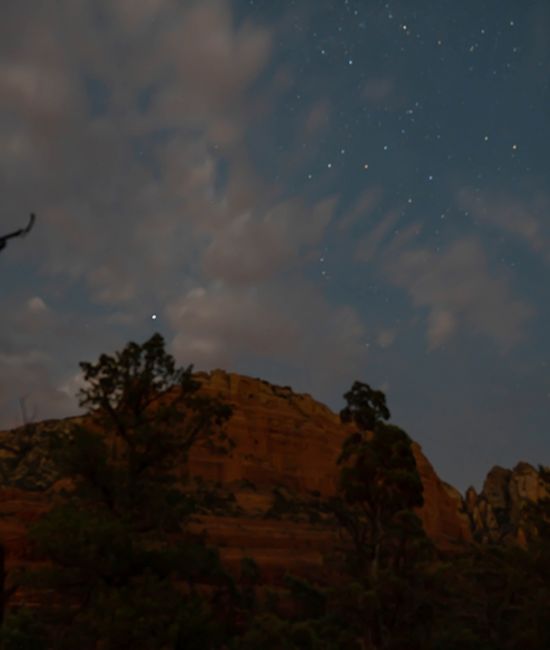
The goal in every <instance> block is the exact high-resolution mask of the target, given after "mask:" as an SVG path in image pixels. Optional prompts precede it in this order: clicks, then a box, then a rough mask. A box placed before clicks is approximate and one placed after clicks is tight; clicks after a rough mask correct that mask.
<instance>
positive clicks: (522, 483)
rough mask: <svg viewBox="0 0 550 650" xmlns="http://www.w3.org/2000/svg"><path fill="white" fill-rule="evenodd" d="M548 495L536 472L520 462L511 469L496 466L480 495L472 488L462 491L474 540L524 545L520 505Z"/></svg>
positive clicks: (522, 505)
mask: <svg viewBox="0 0 550 650" xmlns="http://www.w3.org/2000/svg"><path fill="white" fill-rule="evenodd" d="M548 496H550V494H548V493H547V491H546V488H545V485H544V482H543V481H542V479H541V478H540V476H539V472H538V471H537V470H536V469H535V468H534V467H533V466H532V465H530V464H529V463H523V462H520V463H518V464H517V465H516V466H515V467H514V469H504V468H503V467H499V466H498V465H496V466H495V467H493V468H492V469H491V470H490V472H489V473H488V474H487V478H486V479H485V482H484V484H483V489H482V490H481V493H480V494H477V492H476V490H475V489H474V488H473V487H470V488H468V490H467V491H466V498H465V507H466V512H467V513H468V516H469V518H470V525H471V529H472V535H473V537H474V539H475V541H478V542H481V543H514V542H516V543H519V544H521V545H524V544H525V531H524V527H523V508H524V505H525V504H526V503H527V502H529V501H532V502H535V503H536V502H537V501H539V500H540V499H543V498H545V497H548Z"/></svg>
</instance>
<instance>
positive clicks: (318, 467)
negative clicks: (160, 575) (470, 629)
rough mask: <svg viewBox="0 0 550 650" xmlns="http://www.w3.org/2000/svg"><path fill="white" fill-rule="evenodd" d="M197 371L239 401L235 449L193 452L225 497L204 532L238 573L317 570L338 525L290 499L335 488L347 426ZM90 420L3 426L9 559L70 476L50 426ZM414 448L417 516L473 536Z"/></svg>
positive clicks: (281, 393)
mask: <svg viewBox="0 0 550 650" xmlns="http://www.w3.org/2000/svg"><path fill="white" fill-rule="evenodd" d="M196 378H197V379H198V380H200V381H201V383H202V387H201V391H203V392H204V393H205V394H208V395H211V396H218V397H220V398H222V399H223V400H224V401H227V402H228V403H230V404H231V405H232V406H233V409H234V413H233V417H232V418H231V420H230V421H229V423H228V425H227V427H226V431H227V433H228V435H229V436H230V437H231V438H232V440H233V442H234V443H235V447H234V448H233V450H232V451H231V452H230V453H229V454H228V455H222V454H217V453H215V452H213V451H212V450H210V449H208V448H207V447H205V446H197V447H195V448H194V449H193V450H192V451H191V454H190V458H189V468H190V474H191V475H192V476H193V477H195V479H196V480H202V481H203V482H205V483H207V484H210V485H217V487H218V489H219V496H220V503H221V504H223V506H222V507H220V508H219V509H218V511H214V513H213V514H209V515H201V516H200V517H198V518H197V521H196V522H195V524H194V527H195V529H196V530H206V531H207V534H208V536H209V539H210V541H211V543H213V544H215V545H216V546H218V547H219V549H220V554H221V557H222V560H223V562H224V563H225V565H226V566H227V568H228V569H229V570H230V571H232V572H234V573H236V572H237V571H238V568H239V566H240V561H241V559H242V558H243V557H251V558H253V559H254V560H255V561H256V563H257V564H258V566H259V568H260V570H261V572H262V576H263V579H264V580H265V581H266V582H277V581H278V580H280V578H281V577H282V576H283V575H284V573H285V572H286V571H290V572H296V573H301V574H302V575H304V576H307V575H314V574H316V573H318V572H319V570H320V569H321V567H322V565H323V553H324V551H325V550H327V549H328V548H330V545H331V542H332V541H333V540H334V535H335V531H334V530H333V529H331V526H329V525H328V524H327V522H326V521H324V517H323V515H322V513H321V514H317V515H316V516H313V517H312V515H311V513H310V512H309V511H308V510H307V508H306V507H305V506H304V507H303V508H302V507H301V506H296V505H292V503H293V501H294V500H295V499H296V498H297V499H298V500H299V501H300V502H301V503H302V504H303V505H304V504H306V505H307V503H317V504H320V503H321V502H322V499H323V497H328V496H331V495H333V494H334V493H335V491H336V488H337V481H338V471H339V470H338V467H337V465H336V459H337V457H338V454H339V453H340V449H341V445H342V442H343V440H344V439H345V437H346V436H347V435H348V434H349V432H350V430H351V429H350V425H343V424H342V423H341V422H340V419H339V417H338V416H337V415H336V414H335V413H333V412H332V411H331V410H330V409H329V408H327V407H326V406H324V405H323V404H320V403H319V402H317V401H315V400H314V399H313V398H312V397H310V396H309V395H302V394H295V393H294V392H293V391H292V390H291V389H290V388H289V387H280V386H275V385H272V384H270V383H268V382H266V381H263V380H260V379H254V378H251V377H246V376H242V375H238V374H233V373H226V372H224V371H221V370H216V371H213V372H211V373H209V374H207V373H197V374H196ZM83 421H85V418H83V417H77V418H66V419H64V420H48V421H44V422H40V423H36V424H33V425H27V426H26V427H20V428H19V429H15V430H13V431H9V432H2V433H0V541H1V542H3V543H4V544H5V546H6V563H7V566H8V568H10V567H11V568H13V567H14V566H16V565H18V564H21V563H24V562H25V561H26V560H25V557H26V542H25V529H26V527H27V525H28V524H29V523H30V522H32V521H33V520H34V519H36V518H37V517H39V516H40V515H41V514H42V513H43V512H45V511H46V510H47V509H48V507H49V504H51V502H52V499H53V495H54V494H55V493H56V492H58V491H59V489H60V488H61V486H62V485H63V483H64V481H63V479H62V477H60V476H58V474H57V472H56V469H55V467H54V465H53V464H52V462H51V460H50V458H49V457H48V453H47V443H48V436H49V434H51V432H52V431H54V430H55V431H58V432H62V433H64V435H70V431H71V428H72V426H73V425H74V424H75V423H77V422H83ZM413 451H414V455H415V458H416V461H417V466H418V469H419V473H420V476H421V479H422V482H423V485H424V501H425V503H424V506H423V507H422V508H421V509H420V510H419V515H420V517H421V519H422V521H423V524H424V527H425V530H426V532H427V533H428V535H429V536H430V537H431V538H432V539H433V541H434V542H435V544H436V546H438V547H439V548H441V549H443V550H448V551H451V550H453V549H455V548H457V545H458V546H460V545H463V544H465V543H467V542H469V541H471V532H470V523H469V518H468V515H467V514H466V511H465V509H464V504H463V501H462V498H461V496H460V494H459V493H458V491H457V490H455V489H454V488H452V487H451V486H450V485H448V484H446V483H444V482H442V481H441V480H440V479H439V477H438V476H437V474H436V473H435V471H434V469H433V467H432V465H431V464H430V462H429V461H428V460H427V458H426V457H425V456H424V455H423V453H422V450H421V448H420V446H419V445H418V444H416V443H413ZM65 482H66V480H65ZM522 485H523V484H522ZM518 489H520V488H518ZM521 489H524V488H523V487H521ZM321 510H322V508H321Z"/></svg>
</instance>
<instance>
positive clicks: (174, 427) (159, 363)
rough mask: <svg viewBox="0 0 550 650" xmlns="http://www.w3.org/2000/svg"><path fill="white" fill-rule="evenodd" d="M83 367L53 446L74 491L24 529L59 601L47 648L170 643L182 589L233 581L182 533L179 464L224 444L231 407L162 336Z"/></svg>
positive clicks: (187, 510) (186, 498)
mask: <svg viewBox="0 0 550 650" xmlns="http://www.w3.org/2000/svg"><path fill="white" fill-rule="evenodd" d="M80 366H81V368H82V371H83V375H84V381H85V383H86V386H85V387H84V388H82V389H81V390H80V392H79V397H80V405H81V406H83V407H86V408H88V416H87V417H86V418H84V420H83V421H81V422H80V423H79V424H78V425H76V426H75V427H74V429H73V431H72V434H71V435H70V436H69V437H68V438H63V437H62V436H60V435H58V436H56V437H54V438H53V439H52V445H51V451H52V454H53V456H54V458H55V459H56V462H57V464H58V466H59V468H60V472H61V474H62V475H64V476H66V477H68V478H70V479H71V481H72V487H71V488H70V489H67V490H65V491H64V492H63V493H62V495H61V496H60V498H59V500H58V502H57V503H56V505H55V507H54V508H53V509H52V510H51V511H50V512H49V513H47V514H46V515H45V516H44V517H43V518H42V519H41V520H40V521H39V522H38V523H37V524H36V525H35V526H34V527H33V528H32V529H31V539H32V540H33V542H34V545H35V549H36V551H37V553H38V556H39V557H42V558H44V559H47V560H49V561H50V563H51V564H52V566H51V568H50V569H49V570H45V571H42V572H39V573H35V574H34V577H32V578H31V581H32V580H34V583H35V585H36V584H37V583H38V584H39V585H41V586H43V587H46V588H48V589H50V590H52V591H51V593H52V594H53V597H52V599H51V600H52V602H53V603H54V604H56V605H57V606H56V607H51V608H49V609H48V612H47V614H48V623H49V625H50V628H51V629H52V630H53V632H54V635H53V637H52V641H51V643H52V647H55V648H66V647H67V648H68V647H76V646H78V647H79V648H83V649H85V648H96V647H99V646H97V644H100V647H102V648H117V649H118V648H125V647H132V648H134V649H137V648H151V647H153V645H154V647H158V648H168V647H175V646H174V644H176V642H177V641H176V640H177V639H180V640H181V639H182V638H186V632H185V629H183V627H185V626H186V625H187V624H186V623H185V621H188V620H189V617H188V616H187V614H186V612H187V605H186V602H187V601H186V598H185V593H189V594H191V595H190V597H191V596H192V594H193V593H195V591H196V590H195V583H196V582H210V583H211V584H222V585H223V584H225V585H228V587H230V581H229V579H228V578H227V576H226V575H225V574H224V572H223V570H222V569H221V565H220V563H219V560H218V556H217V553H216V552H214V551H213V550H212V549H209V548H207V547H206V546H205V544H204V543H203V542H202V541H201V539H198V538H196V536H193V535H191V534H190V533H189V531H188V528H187V523H188V521H189V517H190V516H191V514H192V513H193V512H194V510H195V507H196V502H195V500H194V498H193V495H192V492H190V491H189V489H186V471H185V468H186V463H187V460H188V455H189V452H190V450H191V448H192V447H193V445H195V444H196V443H197V442H199V441H202V442H204V443H210V444H211V445H215V444H218V446H221V447H222V448H223V447H224V445H227V444H228V443H229V442H230V441H229V440H228V438H227V436H226V435H225V433H224V431H223V425H224V423H225V422H226V421H227V420H228V419H229V417H230V416H231V408H230V407H229V406H228V405H226V404H223V403H222V402H220V401H219V400H217V399H215V398H210V397H207V396H205V395H202V394H199V392H198V391H199V388H200V384H199V382H198V381H196V380H195V379H194V378H193V376H192V370H193V366H188V367H187V368H180V369H178V368H176V367H175V361H174V359H173V358H172V357H171V356H170V355H168V354H167V353H166V352H165V350H164V339H163V337H162V336H161V335H160V334H154V335H153V336H152V337H151V338H150V339H149V340H148V341H146V342H145V343H144V344H143V345H138V344H136V343H134V342H131V343H129V344H128V345H127V346H126V347H125V348H124V349H123V350H122V351H121V352H117V353H115V355H114V356H110V355H107V354H102V355H101V356H100V358H99V361H98V362H97V363H95V364H93V363H87V362H82V363H81V364H80ZM178 585H179V587H178ZM196 597H197V594H196V593H195V595H194V596H193V600H192V601H189V603H191V602H192V603H194V604H193V607H196ZM189 606H191V605H189ZM182 626H183V627H182ZM214 627H215V626H214V624H213V623H212V621H210V623H209V625H208V626H205V629H204V638H203V641H204V647H205V648H208V647H209V641H208V635H209V634H210V632H211V631H212V630H213V629H214ZM195 633H196V630H195V632H194V634H195ZM75 644H76V645H75ZM170 644H171V645H170Z"/></svg>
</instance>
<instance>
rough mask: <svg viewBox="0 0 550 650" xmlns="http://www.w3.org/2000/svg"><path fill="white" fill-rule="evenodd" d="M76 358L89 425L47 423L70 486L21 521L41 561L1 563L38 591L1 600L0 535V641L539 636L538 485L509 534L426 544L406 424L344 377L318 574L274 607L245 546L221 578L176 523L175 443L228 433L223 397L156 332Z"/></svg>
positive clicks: (186, 642)
mask: <svg viewBox="0 0 550 650" xmlns="http://www.w3.org/2000/svg"><path fill="white" fill-rule="evenodd" d="M81 367H82V370H83V372H84V376H85V380H86V382H87V388H85V389H83V390H82V391H81V392H80V395H79V397H80V398H81V405H82V406H84V407H87V408H88V409H89V414H90V415H91V416H92V418H93V419H92V421H93V423H94V425H93V426H90V427H89V428H84V427H82V426H79V427H76V428H75V430H74V432H73V436H72V437H71V438H70V439H68V438H62V437H58V438H55V439H53V440H52V447H51V453H52V455H53V456H54V457H55V460H56V462H57V463H58V465H59V467H60V470H62V472H63V473H64V475H66V476H67V477H69V478H71V479H72V481H73V488H71V489H67V490H66V491H64V492H63V493H62V494H61V495H60V497H59V501H58V502H57V503H56V504H55V506H54V507H53V509H52V510H51V511H50V512H48V513H47V514H46V515H45V516H43V517H42V518H41V519H40V520H39V521H38V522H37V523H36V524H35V525H34V526H33V527H32V528H31V530H30V532H29V536H30V539H31V540H32V544H33V549H34V551H33V552H34V553H36V557H37V558H39V559H42V560H45V561H47V562H46V564H45V568H42V569H40V570H39V569H33V570H32V571H30V570H27V571H24V572H22V574H21V575H20V576H17V588H20V589H22V590H24V591H25V593H32V594H35V595H36V599H37V603H38V604H36V603H35V604H34V606H32V607H25V606H21V607H13V606H10V598H12V597H13V593H14V591H15V589H14V587H13V586H11V587H8V580H7V576H6V573H5V570H4V558H3V553H2V548H1V546H0V626H1V627H0V648H1V650H16V649H17V650H42V649H46V648H47V649H53V650H69V649H70V650H74V649H75V648H78V649H79V650H92V649H93V650H100V649H101V650H123V649H125V648H128V649H129V648H131V649H132V650H153V649H154V650H168V649H170V650H222V649H226V650H229V649H232V650H257V649H262V650H271V649H272V650H293V649H302V648H304V649H310V650H330V649H342V650H370V649H376V650H382V649H384V650H390V649H391V650H508V649H509V650H512V649H516V648H517V649H518V650H519V649H520V648H521V649H522V650H543V649H545V648H550V523H549V522H550V500H544V501H542V502H539V503H538V504H536V505H530V506H529V507H528V508H526V511H525V521H526V525H527V526H528V535H527V538H528V544H527V548H526V549H522V548H519V547H501V546H472V547H471V548H470V549H469V550H468V551H465V552H464V553H463V554H462V555H460V556H455V557H452V558H449V557H443V556H441V555H440V554H439V553H438V552H437V551H436V549H435V548H434V546H433V545H432V543H431V542H430V540H429V539H428V538H427V537H426V535H425V533H424V531H423V528H422V525H421V523H420V520H419V519H418V517H417V516H416V514H415V513H414V510H413V509H414V508H416V507H418V506H421V505H422V503H423V496H422V483H421V481H420V478H419V475H418V472H417V469H416V463H415V459H414V456H413V453H412V450H411V439H410V438H409V436H408V435H407V434H406V433H405V432H404V431H403V430H402V429H400V428H399V427H397V426H395V425H393V424H389V423H388V420H389V418H390V412H389V410H388V408H387V406H386V400H385V396H384V394H383V393H382V392H380V391H375V390H373V389H371V388H370V387H369V386H368V385H367V384H363V383H360V382H355V383H354V385H353V387H352V388H351V390H350V391H349V392H348V393H346V394H345V396H344V397H345V399H346V402H347V406H346V408H344V409H343V410H342V411H341V413H340V417H341V419H342V420H343V421H345V422H351V423H353V425H354V426H355V433H353V434H352V435H351V436H350V437H349V438H348V439H347V440H346V441H345V443H344V445H343V447H342V452H341V455H340V457H339V459H338V463H339V465H340V490H339V493H338V496H337V497H335V498H333V499H331V500H330V502H328V503H325V504H323V511H324V512H325V513H326V512H327V511H329V512H330V513H331V515H332V516H333V518H334V522H335V526H338V527H339V529H340V532H341V539H342V545H341V547H340V546H338V547H335V548H334V549H333V551H332V552H331V553H330V554H327V558H326V566H327V574H326V576H320V577H319V581H318V582H316V583H312V582H307V581H305V580H304V579H302V578H299V577H296V576H287V580H286V586H287V589H288V592H289V593H290V594H291V607H290V608H289V607H288V603H286V604H285V606H284V607H283V606H282V605H281V602H280V601H279V598H278V594H277V593H276V592H275V591H271V592H270V591H268V592H267V593H266V592H265V590H263V591H262V590H261V589H260V587H259V574H258V568H257V567H256V565H255V564H254V562H253V561H252V560H250V559H245V560H243V563H242V571H241V576H240V579H239V580H237V581H235V580H234V579H233V578H232V577H231V576H230V575H229V574H227V573H226V571H225V570H224V568H223V566H222V565H221V563H220V561H219V558H218V553H217V550H216V549H215V548H211V547H210V546H208V545H207V543H206V542H205V540H204V539H202V538H200V537H197V536H196V535H193V534H191V532H190V531H189V522H190V518H191V517H192V516H193V514H194V513H196V512H199V511H200V510H201V508H202V507H203V500H204V495H203V496H202V497H201V498H199V497H198V496H197V493H196V492H193V491H192V490H190V489H186V475H185V467H186V459H187V457H188V453H189V450H190V449H191V448H192V446H193V445H194V444H196V443H197V442H199V441H202V442H203V443H207V444H211V445H215V446H216V448H217V449H218V450H221V451H222V452H223V450H224V449H228V448H229V447H230V446H231V444H232V441H231V440H229V439H228V437H227V436H226V435H225V434H224V423H225V422H226V421H227V420H228V419H229V418H230V417H231V408H230V407H229V406H227V405H225V404H222V403H221V402H220V401H219V400H216V399H213V398H208V397H205V396H203V395H200V394H199V392H198V389H199V384H198V383H197V382H196V381H195V380H194V379H193V377H192V366H189V367H188V368H186V369H176V368H175V364H174V360H173V359H172V357H171V356H170V355H168V354H166V352H165V350H164V340H163V338H162V337H161V336H160V335H158V334H155V335H154V336H153V337H152V338H151V339H149V340H148V341H146V342H145V343H144V344H143V345H141V346H140V345H137V344H135V343H130V344H129V345H127V346H126V348H125V349H124V350H122V352H118V353H116V354H115V355H114V356H108V355H101V357H100V359H99V361H98V362H97V363H96V364H90V363H82V364H81ZM171 388H178V390H172V391H170V390H169V389H171ZM105 432H107V434H108V435H107V436H106V435H105ZM367 432H370V433H368V434H367ZM539 470H540V472H541V475H542V477H543V478H544V480H545V481H546V482H547V484H548V486H549V488H550V472H549V471H547V470H545V469H544V468H543V467H539ZM201 499H202V500H201Z"/></svg>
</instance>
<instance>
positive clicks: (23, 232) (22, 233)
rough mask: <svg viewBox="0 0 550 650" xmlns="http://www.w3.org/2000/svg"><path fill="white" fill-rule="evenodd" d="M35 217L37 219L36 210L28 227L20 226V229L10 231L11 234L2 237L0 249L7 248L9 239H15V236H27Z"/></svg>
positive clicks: (0, 238) (32, 213)
mask: <svg viewBox="0 0 550 650" xmlns="http://www.w3.org/2000/svg"><path fill="white" fill-rule="evenodd" d="M35 219H36V215H35V214H34V212H31V216H30V220H29V223H28V225H27V226H26V228H19V230H15V231H14V232H10V233H9V234H7V235H3V236H2V237H0V251H1V250H3V249H4V248H6V244H7V241H8V239H13V238H14V237H25V235H27V233H29V232H30V231H31V228H32V227H33V225H34V222H35Z"/></svg>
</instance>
